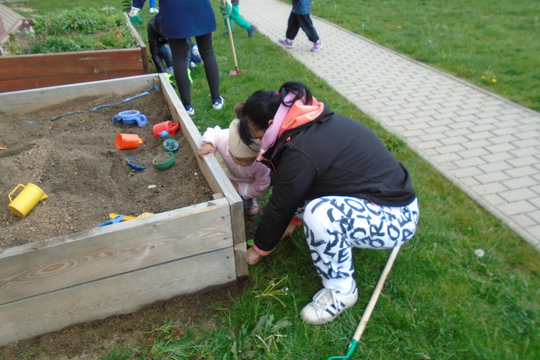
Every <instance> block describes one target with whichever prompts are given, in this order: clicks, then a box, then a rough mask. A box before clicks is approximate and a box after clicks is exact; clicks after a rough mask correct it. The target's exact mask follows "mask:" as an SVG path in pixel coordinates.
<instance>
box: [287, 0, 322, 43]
mask: <svg viewBox="0 0 540 360" xmlns="http://www.w3.org/2000/svg"><path fill="white" fill-rule="evenodd" d="M310 13H311V0H292V10H291V14H290V15H289V21H288V24H287V31H286V32H285V39H284V40H281V39H280V40H278V41H279V43H280V44H282V45H285V47H286V48H287V49H292V46H293V41H294V39H295V38H296V35H298V31H299V30H300V29H302V30H303V31H304V32H305V33H306V35H307V37H308V39H309V41H311V42H312V43H313V47H312V48H311V51H312V52H314V51H319V50H320V49H321V48H322V42H321V39H320V38H319V34H317V30H315V27H314V26H313V21H311V17H310Z"/></svg>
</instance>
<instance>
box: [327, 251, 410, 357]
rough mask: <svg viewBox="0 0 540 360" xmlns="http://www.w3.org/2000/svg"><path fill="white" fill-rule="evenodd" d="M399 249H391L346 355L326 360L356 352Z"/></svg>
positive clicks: (349, 355) (348, 355)
mask: <svg viewBox="0 0 540 360" xmlns="http://www.w3.org/2000/svg"><path fill="white" fill-rule="evenodd" d="M400 248H401V245H399V246H396V247H395V248H393V249H392V252H391V253H390V256H389V257H388V260H387V261H386V265H385V267H384V269H383V272H382V274H381V277H380V279H379V282H377V286H376V287H375V290H374V291H373V294H372V295H371V299H369V303H368V304H367V306H366V310H364V314H363V315H362V318H361V319H360V324H358V327H357V328H356V332H355V333H354V336H353V338H352V340H351V341H350V343H349V348H348V350H347V354H346V355H344V356H331V357H329V358H328V360H338V359H339V360H341V359H350V358H351V356H352V355H353V354H354V351H355V350H356V347H357V346H358V343H359V342H360V337H362V333H363V332H364V329H365V328H366V325H367V322H368V321H369V318H370V317H371V313H372V312H373V309H374V308H375V304H377V300H378V299H379V295H381V290H382V288H383V286H384V282H385V281H386V278H387V277H388V273H390V269H392V265H394V260H396V257H397V254H398V252H399V249H400Z"/></svg>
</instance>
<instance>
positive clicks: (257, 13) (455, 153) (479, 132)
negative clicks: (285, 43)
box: [240, 0, 540, 251]
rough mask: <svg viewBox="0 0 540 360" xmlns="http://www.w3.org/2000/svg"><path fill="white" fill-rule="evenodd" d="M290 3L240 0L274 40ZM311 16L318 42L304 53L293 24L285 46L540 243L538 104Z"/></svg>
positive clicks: (303, 38)
mask: <svg viewBox="0 0 540 360" xmlns="http://www.w3.org/2000/svg"><path fill="white" fill-rule="evenodd" d="M290 8H291V7H290V5H288V4H286V3H283V2H280V1H277V0H265V1H261V0H242V2H241V5H240V11H241V13H242V15H243V16H244V17H245V18H246V19H247V20H248V21H249V22H250V23H252V24H254V25H255V26H257V28H258V32H260V33H261V34H263V35H265V36H267V37H268V38H269V39H270V40H272V41H273V42H275V43H276V44H277V41H278V39H282V38H284V36H285V29H286V27H287V19H288V16H289V12H290ZM313 21H314V24H315V28H316V29H317V31H318V33H319V35H320V37H321V39H322V41H323V48H322V49H321V50H320V51H319V52H316V53H311V52H310V49H311V46H312V43H310V42H309V41H308V40H307V38H306V36H305V34H304V33H303V32H302V31H300V33H299V34H298V36H297V38H296V39H295V42H294V46H293V49H291V50H288V51H290V53H291V55H292V56H293V57H295V58H296V59H297V60H298V61H300V62H301V63H303V64H305V65H306V66H307V67H308V68H309V69H310V70H311V71H313V72H314V73H315V74H317V75H318V76H319V77H321V78H323V79H324V80H325V81H326V82H327V83H328V84H330V86H332V87H333V88H334V89H335V90H336V91H337V92H338V93H340V94H341V95H342V96H344V97H345V98H347V99H348V101H350V102H351V103H353V104H355V105H356V106H357V107H358V108H359V109H361V110H362V111H363V112H364V113H366V114H368V115H369V116H371V117H372V118H373V119H374V120H376V121H378V122H379V123H381V124H382V125H383V126H384V127H385V128H386V129H387V130H389V131H390V132H392V133H394V134H396V135H397V136H399V137H400V138H402V139H403V140H405V141H406V142H407V144H408V145H409V146H410V147H411V148H412V149H414V150H415V151H416V152H417V153H418V154H419V155H420V156H422V157H423V158H424V159H426V160H427V161H428V162H429V163H430V164H431V165H433V166H434V167H435V168H436V169H437V170H439V171H440V172H441V173H442V174H443V175H444V176H446V177H447V178H448V179H449V180H451V181H452V182H453V183H455V184H457V185H458V186H459V187H460V188H461V189H462V190H463V191H465V192H466V193H467V194H468V195H469V196H471V197H472V198H473V199H475V200H476V201H477V202H478V203H480V204H481V205H482V206H484V207H485V208H486V209H487V210H488V211H490V212H491V213H492V214H493V215H494V216H496V217H498V218H499V219H501V220H502V221H504V222H505V223H506V224H507V225H508V226H509V227H510V228H512V229H513V230H514V231H515V232H516V233H517V234H519V235H520V236H521V237H522V238H523V239H525V240H526V241H527V242H529V243H530V244H531V245H532V246H533V247H534V248H536V249H537V250H538V251H540V113H538V112H535V111H533V110H531V109H528V108H525V107H523V106H520V105H518V104H516V103H514V102H511V101H509V100H507V99H504V98H502V97H500V96H498V95H495V94H493V93H490V92H488V91H486V90H483V89H480V88H478V87H476V86H474V85H472V84H469V83H467V82H465V81H462V80H460V79H457V78H455V77H453V76H451V75H448V74H445V73H443V72H441V71H438V70H436V69H434V68H431V67H429V66H427V65H425V64H422V63H419V62H417V61H414V60H411V59H410V58H408V57H406V56H403V55H400V54H398V53H396V52H394V51H392V50H389V49H387V48H385V47H383V46H380V45H378V44H376V43H374V42H372V41H370V40H367V39H365V38H363V37H361V36H359V35H356V34H353V33H351V32H350V31H348V30H345V29H342V28H340V27H338V26H336V25H334V24H332V23H329V22H327V21H324V20H321V19H318V18H315V17H313ZM255 36H261V35H260V34H258V35H255ZM276 46H278V45H276ZM336 54H339V61H336ZM276 86H278V85H276Z"/></svg>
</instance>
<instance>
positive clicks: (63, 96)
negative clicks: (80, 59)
mask: <svg viewBox="0 0 540 360" xmlns="http://www.w3.org/2000/svg"><path fill="white" fill-rule="evenodd" d="M159 84H160V80H159V78H158V76H157V74H148V75H139V76H133V77H128V78H121V79H111V80H101V81H94V82H88V83H82V84H69V85H61V86H54V87H48V88H42V89H30V90H21V91H13V92H7V93H0V114H6V115H10V114H14V113H26V112H31V111H35V110H37V109H40V108H43V107H46V106H51V105H55V104H60V103H63V102H65V101H69V100H73V99H77V98H80V97H87V96H105V95H110V94H116V95H121V96H123V95H130V96H132V95H134V94H136V93H138V92H142V91H146V90H148V88H149V87H150V86H151V85H159Z"/></svg>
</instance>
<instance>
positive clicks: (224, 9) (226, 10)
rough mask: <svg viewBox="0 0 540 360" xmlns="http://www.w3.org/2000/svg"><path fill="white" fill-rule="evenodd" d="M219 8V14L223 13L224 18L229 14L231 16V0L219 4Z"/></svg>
mask: <svg viewBox="0 0 540 360" xmlns="http://www.w3.org/2000/svg"><path fill="white" fill-rule="evenodd" d="M219 10H220V11H221V15H223V17H224V18H228V17H229V16H231V12H232V4H231V2H230V1H225V3H224V4H221V5H220V7H219Z"/></svg>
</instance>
